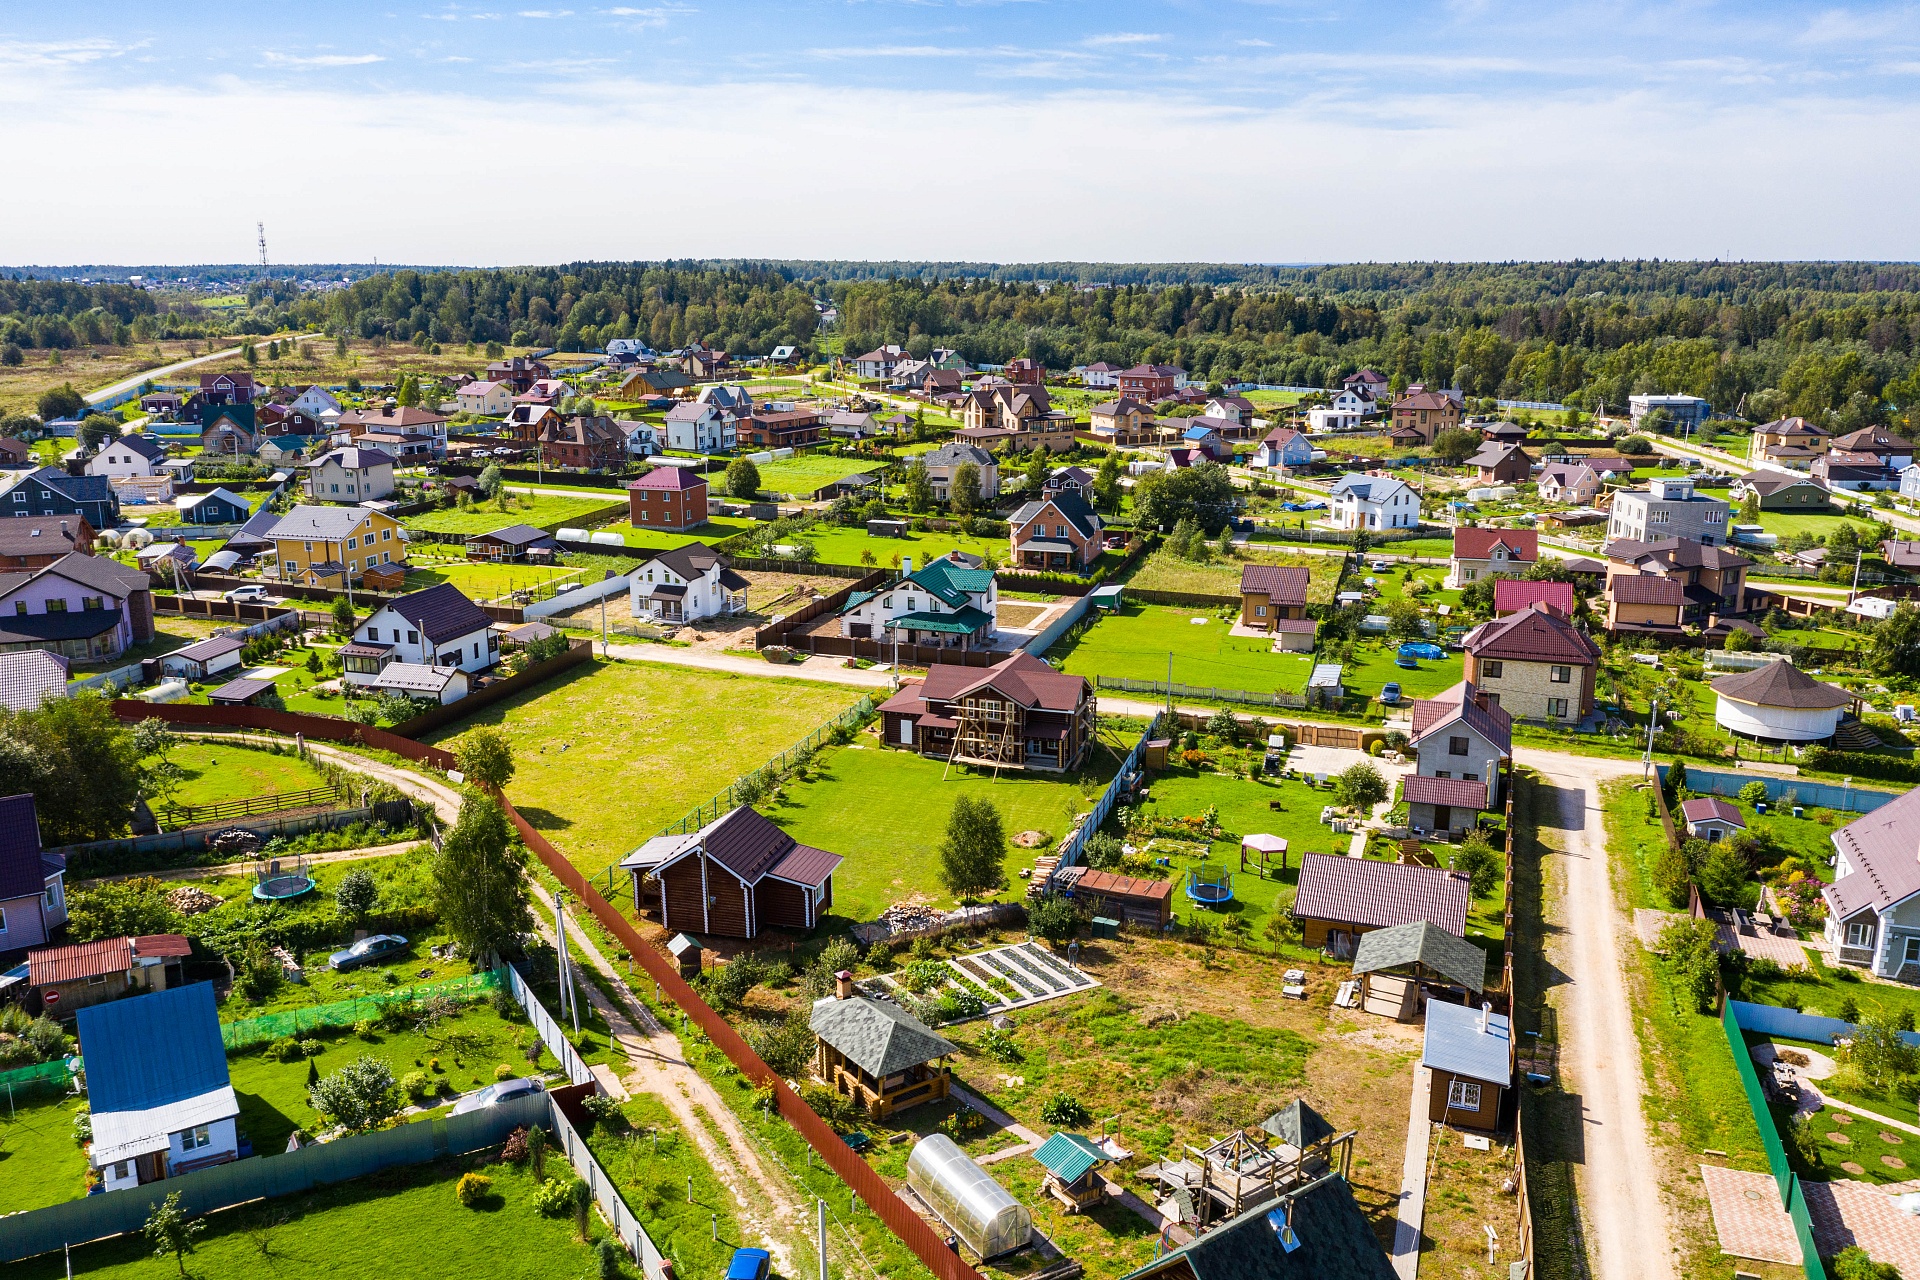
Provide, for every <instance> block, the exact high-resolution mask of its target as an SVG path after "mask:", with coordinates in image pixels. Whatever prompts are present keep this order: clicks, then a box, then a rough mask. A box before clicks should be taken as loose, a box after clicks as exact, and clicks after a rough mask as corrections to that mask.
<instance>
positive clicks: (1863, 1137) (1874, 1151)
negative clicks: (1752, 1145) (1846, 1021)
mask: <svg viewBox="0 0 1920 1280" xmlns="http://www.w3.org/2000/svg"><path fill="white" fill-rule="evenodd" d="M1823 1047H1825V1048H1827V1051H1828V1052H1831V1048H1830V1047H1826V1046H1823ZM1819 1086H1820V1090H1821V1092H1822V1093H1826V1092H1832V1093H1834V1095H1835V1096H1836V1097H1838V1098H1839V1099H1840V1100H1841V1101H1842V1102H1851V1103H1853V1104H1855V1105H1856V1106H1862V1107H1866V1108H1867V1109H1868V1110H1870V1111H1874V1112H1877V1113H1878V1114H1880V1115H1883V1116H1891V1117H1893V1118H1894V1119H1896V1120H1905V1121H1906V1122H1907V1123H1908V1124H1912V1123H1913V1122H1914V1110H1913V1104H1912V1103H1911V1102H1907V1101H1905V1100H1904V1099H1897V1100H1892V1101H1891V1102H1890V1101H1889V1100H1888V1099H1886V1098H1882V1097H1880V1096H1878V1095H1875V1094H1856V1093H1854V1092H1851V1091H1848V1090H1844V1089H1842V1090H1829V1088H1828V1085H1827V1082H1826V1081H1825V1080H1822V1081H1820V1082H1819ZM1776 1114H1777V1112H1776ZM1808 1124H1809V1125H1811V1126H1812V1130H1813V1134H1814V1138H1815V1141H1816V1143H1817V1148H1816V1149H1817V1150H1818V1151H1819V1153H1820V1164H1819V1165H1818V1166H1817V1167H1816V1168H1814V1169H1811V1170H1807V1171H1806V1172H1808V1173H1810V1174H1811V1175H1812V1176H1814V1177H1822V1176H1824V1177H1828V1178H1854V1179H1857V1180H1859V1181H1862V1182H1870V1183H1874V1184H1876V1185H1879V1184H1882V1183H1888V1182H1905V1181H1907V1179H1909V1178H1912V1177H1913V1176H1915V1175H1914V1170H1915V1169H1916V1168H1920V1137H1915V1136H1914V1135H1913V1134H1911V1133H1907V1132H1905V1131H1904V1130H1900V1129H1895V1128H1892V1127H1891V1126H1888V1125H1878V1124H1875V1123H1874V1122H1873V1121H1871V1120H1869V1119H1867V1118H1866V1117H1865V1116H1856V1115H1849V1114H1848V1113H1847V1112H1845V1111H1842V1110H1840V1109H1839V1108H1838V1107H1822V1108H1820V1110H1818V1111H1816V1112H1814V1113H1813V1115H1812V1116H1811V1117H1810V1118H1809V1120H1808ZM1889 1160H1891V1161H1892V1163H1889ZM1849 1165H1851V1166H1852V1167H1851V1168H1848V1167H1847V1166H1849Z"/></svg>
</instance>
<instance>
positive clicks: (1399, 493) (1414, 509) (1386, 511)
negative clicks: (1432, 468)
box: [1328, 471, 1420, 529]
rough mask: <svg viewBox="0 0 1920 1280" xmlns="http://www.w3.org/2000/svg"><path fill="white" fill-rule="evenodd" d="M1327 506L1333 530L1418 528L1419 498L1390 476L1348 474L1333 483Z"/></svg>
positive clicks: (1350, 472) (1403, 483) (1401, 481)
mask: <svg viewBox="0 0 1920 1280" xmlns="http://www.w3.org/2000/svg"><path fill="white" fill-rule="evenodd" d="M1328 507H1329V511H1328V515H1329V518H1331V519H1332V521H1333V525H1334V527H1335V528H1336V529H1417V528H1419V527H1420V495H1419V494H1417V493H1415V492H1414V491H1413V490H1412V489H1411V488H1410V487H1408V485H1407V484H1406V482H1405V481H1403V480H1396V479H1394V478H1393V477H1392V476H1369V475H1361V474H1360V473H1358V472H1354V471H1349V472H1347V474H1345V475H1343V476H1341V477H1340V479H1339V480H1338V481H1337V482H1336V483H1335V484H1334V486H1333V494H1332V496H1331V498H1330V499H1329V501H1328Z"/></svg>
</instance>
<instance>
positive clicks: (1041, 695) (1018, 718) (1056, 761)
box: [880, 653, 1095, 773]
mask: <svg viewBox="0 0 1920 1280" xmlns="http://www.w3.org/2000/svg"><path fill="white" fill-rule="evenodd" d="M880 717H881V733H882V735H883V737H884V739H885V742H886V744H887V745H888V746H891V747H905V748H907V749H909V750H914V751H918V752H920V754H922V755H925V756H931V757H933V758H934V759H937V760H945V761H948V762H950V763H952V764H969V765H974V766H976V767H980V768H989V769H1038V770H1043V771H1046V772H1054V773H1060V772H1066V771H1068V770H1071V769H1077V768H1078V767H1079V766H1080V763H1081V761H1082V760H1084V759H1085V758H1086V754H1087V749H1088V748H1089V747H1090V746H1092V744H1093V740H1094V730H1095V725H1094V699H1093V686H1092V685H1091V684H1089V683H1088V682H1087V680H1086V679H1085V678H1084V677H1081V676H1070V675H1066V674H1064V673H1063V672H1059V671H1055V670H1054V669H1053V668H1052V667H1050V666H1048V665H1047V664H1046V663H1044V662H1042V661H1041V660H1040V659H1038V658H1036V657H1034V656H1033V655H1031V654H1028V653H1016V654H1014V655H1012V656H1011V657H1009V658H1007V659H1006V660H1005V661H1004V662H999V663H996V664H995V665H993V666H991V667H961V666H955V665H952V664H949V663H935V664H934V665H933V666H932V667H930V668H928V670H927V677H926V679H924V680H921V681H918V682H914V683H909V684H905V685H902V686H901V687H900V691H899V692H898V693H896V694H894V695H893V696H892V697H891V698H889V699H887V701H886V702H884V703H882V704H881V706H880Z"/></svg>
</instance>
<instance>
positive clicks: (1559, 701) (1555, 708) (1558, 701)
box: [1547, 698, 1567, 719]
mask: <svg viewBox="0 0 1920 1280" xmlns="http://www.w3.org/2000/svg"><path fill="white" fill-rule="evenodd" d="M1547 714H1548V715H1550V716H1553V717H1554V718H1555V719H1565V718H1566V714H1567V700H1566V699H1565V698H1548V699H1547Z"/></svg>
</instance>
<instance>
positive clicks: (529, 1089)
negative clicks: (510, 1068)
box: [448, 1076, 546, 1116]
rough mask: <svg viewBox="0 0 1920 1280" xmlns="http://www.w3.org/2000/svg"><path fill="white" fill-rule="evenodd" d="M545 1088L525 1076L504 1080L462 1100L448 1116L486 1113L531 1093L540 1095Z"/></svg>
mask: <svg viewBox="0 0 1920 1280" xmlns="http://www.w3.org/2000/svg"><path fill="white" fill-rule="evenodd" d="M545 1088H546V1086H545V1085H543V1084H541V1083H540V1082H539V1081H538V1080H530V1079H528V1078H527V1077H525V1076H521V1077H519V1078H518V1079H514V1080H502V1081H501V1082H500V1083H498V1084H490V1085H488V1086H487V1087H486V1088H484V1089H481V1090H479V1091H478V1092H475V1093H470V1094H468V1095H467V1096H466V1097H464V1098H462V1099H460V1101H458V1102H456V1103H454V1104H453V1110H452V1111H451V1112H449V1113H448V1114H449V1115H456V1116H463V1115H466V1114H467V1113H468V1112H469V1111H484V1110H485V1109H486V1108H488V1107H497V1106H499V1105H500V1104H501V1103H503V1102H511V1101H512V1100H513V1099H515V1098H524V1097H526V1096H527V1095H528V1094H530V1093H539V1092H541V1091H542V1090H543V1089H545Z"/></svg>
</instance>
